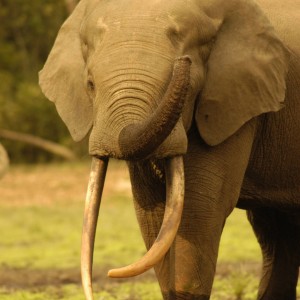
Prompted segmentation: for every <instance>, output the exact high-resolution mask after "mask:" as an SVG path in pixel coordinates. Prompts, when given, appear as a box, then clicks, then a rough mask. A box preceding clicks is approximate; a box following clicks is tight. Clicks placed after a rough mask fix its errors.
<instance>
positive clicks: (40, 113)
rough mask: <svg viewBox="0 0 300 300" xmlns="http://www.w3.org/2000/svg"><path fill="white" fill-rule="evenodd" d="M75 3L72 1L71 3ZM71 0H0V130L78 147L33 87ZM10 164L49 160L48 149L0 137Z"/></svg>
mask: <svg viewBox="0 0 300 300" xmlns="http://www.w3.org/2000/svg"><path fill="white" fill-rule="evenodd" d="M73 2H75V1H73ZM71 4H72V1H71V0H43V1H41V0H31V1H24V0H14V1H11V0H0V20H1V26H0V45H1V46H0V129H1V128H2V129H10V130H15V131H18V132H22V133H30V134H33V135H36V136H39V137H43V138H45V139H48V140H52V141H54V142H58V143H60V144H63V145H66V146H69V147H71V148H75V150H76V151H80V149H81V147H84V146H82V145H76V144H75V143H73V142H72V140H71V138H70V135H69V133H68V131H67V129H66V127H65V125H64V124H63V123H62V121H61V120H60V118H59V117H58V115H57V113H56V110H55V108H54V105H53V104H52V103H51V102H49V101H48V100H46V99H45V97H44V96H43V95H42V93H41V90H40V88H39V85H38V71H39V70H40V69H41V68H42V66H43V64H44V62H45V60H46V58H47V56H48V53H49V51H50V49H51V47H52V45H53V42H54V39H55V37H56V34H57V31H58V29H59V27H60V26H61V24H62V23H63V21H64V20H65V19H66V18H67V16H68V13H69V11H70V10H71ZM1 143H3V144H4V146H5V148H6V149H7V151H8V153H9V156H10V158H11V159H12V161H14V162H36V161H49V160H52V159H53V158H54V156H53V155H51V154H49V153H48V152H45V151H41V150H40V149H39V148H36V147H33V146H30V145H28V144H24V143H21V142H15V141H9V140H6V139H1Z"/></svg>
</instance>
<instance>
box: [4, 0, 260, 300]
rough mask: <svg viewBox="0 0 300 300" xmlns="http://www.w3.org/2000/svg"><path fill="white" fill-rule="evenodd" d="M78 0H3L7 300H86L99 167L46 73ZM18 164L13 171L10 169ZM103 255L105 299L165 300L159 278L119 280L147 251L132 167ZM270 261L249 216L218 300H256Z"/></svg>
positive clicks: (110, 199)
mask: <svg viewBox="0 0 300 300" xmlns="http://www.w3.org/2000/svg"><path fill="white" fill-rule="evenodd" d="M76 2H77V1H76V0H43V1H41V0H30V1H25V0H14V1H12V0H0V22H1V26H0V177H2V178H1V179H0V230H1V231H0V299H3V300H6V299H15V300H19V299H20V300H21V299H30V300H31V299H35V300H39V299H41V300H42V299H43V300H48V299H49V300H50V299H51V300H56V299H72V300H79V299H80V300H83V299H84V296H83V292H82V289H81V284H80V263H79V261H80V238H81V226H82V214H83V206H84V198H85V191H86V186H87V182H88V174H89V165H90V159H89V156H88V154H87V153H88V151H87V141H86V140H85V141H83V142H81V143H74V142H73V141H72V139H71V137H70V135H69V133H68V131H67V129H66V127H65V125H64V124H63V123H62V121H61V120H60V118H59V117H58V115H57V113H56V110H55V108H54V105H53V103H51V102H49V101H47V100H46V99H45V97H44V96H43V95H42V93H41V90H40V88H39V86H38V71H39V70H40V69H41V68H42V66H43V64H44V62H45V60H46V58H47V55H48V53H49V51H50V49H51V47H52V44H53V42H54V39H55V36H56V34H57V31H58V29H59V27H60V26H61V24H62V23H63V21H64V20H65V19H66V18H67V16H68V15H69V14H70V13H71V11H72V10H73V8H74V6H75V5H76ZM9 160H10V165H9V164H8V161H9ZM99 223H100V224H99V225H98V232H97V239H96V245H95V257H94V279H93V280H94V289H95V299H97V300H100V299H106V300H116V299H121V300H160V299H161V296H160V292H159V287H158V284H157V283H156V280H155V276H154V273H153V271H149V272H147V273H146V274H145V275H143V276H139V277H137V278H132V279H128V280H109V279H107V278H106V273H107V271H108V269H109V268H111V267H119V266H121V265H124V264H128V263H131V262H133V261H134V260H135V259H137V258H139V257H140V256H141V255H142V254H143V253H144V252H145V247H144V245H143V242H142V239H141V236H140V233H139V229H138V226H137V221H136V218H135V215H134V210H133V203H132V200H131V190H130V182H129V177H128V173H127V170H126V166H125V164H124V163H122V162H117V161H112V162H110V166H109V169H108V177H107V183H106V185H105V190H104V196H103V204H102V206H101V211H100V221H99ZM260 262H261V254H260V250H259V248H258V245H257V242H256V240H255V238H254V236H253V233H252V230H251V228H250V226H249V224H248V222H247V219H246V216H245V212H244V211H240V210H236V211H234V213H233V214H232V216H230V218H229V219H228V221H227V224H226V226H225V230H224V234H223V237H222V242H221V248H220V254H219V261H218V267H217V275H216V279H215V283H214V287H213V295H212V299H213V300H246V299H247V300H252V299H255V298H256V291H257V286H258V280H259V273H260Z"/></svg>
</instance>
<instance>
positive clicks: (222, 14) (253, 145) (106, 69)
mask: <svg viewBox="0 0 300 300" xmlns="http://www.w3.org/2000/svg"><path fill="white" fill-rule="evenodd" d="M299 14H300V2H299V1H295V0H286V1H284V2H282V1H279V0H272V1H271V0H256V1H254V0H226V1H223V0H173V1H163V0H147V1H144V0H81V1H80V2H79V4H78V5H77V7H76V8H75V10H74V11H73V13H72V14H71V15H70V16H69V18H68V19H67V20H66V21H65V23H64V24H63V25H62V27H61V29H60V31H59V33H58V36H57V39H56V41H55V43H54V46H53V48H52V50H51V52H50V54H49V56H48V59H47V61H46V63H45V65H44V67H43V69H42V70H41V71H40V73H39V83H40V86H41V89H42V91H43V93H44V94H45V96H46V97H47V98H48V99H49V100H51V101H52V102H54V103H55V105H56V108H57V111H58V113H59V115H60V116H61V118H62V119H63V121H64V122H65V124H66V126H67V127H68V129H69V131H70V134H71V136H72V137H73V139H74V140H75V141H80V140H82V139H83V138H84V137H85V136H86V135H89V154H90V155H91V156H92V167H91V173H90V179H89V183H88V190H87V196H86V204H85V211H84V224H83V233H82V256H81V271H82V283H83V288H84V291H85V296H86V299H89V300H91V299H93V295H92V292H93V291H92V283H91V276H92V275H91V274H92V259H93V247H94V238H95V231H96V226H97V218H98V213H99V206H100V202H101V194H102V190H103V187H104V181H105V174H106V170H107V165H108V162H109V159H110V158H115V159H120V160H125V161H126V162H127V166H128V169H129V173H130V180H131V185H132V194H133V199H134V200H133V201H134V206H135V211H136V215H137V220H138V223H139V226H140V229H141V234H142V237H143V240H144V242H145V245H146V248H147V250H148V252H147V253H146V254H145V255H144V256H143V257H142V258H141V259H140V260H138V261H137V262H135V263H133V264H131V265H129V266H126V267H122V268H118V269H113V270H110V271H109V273H108V276H110V277H117V278H118V277H130V276H136V275H139V274H141V273H143V272H144V271H146V270H148V269H150V268H152V267H154V270H155V274H156V277H157V280H158V282H159V285H160V289H161V293H162V297H163V299H164V300H167V299H168V300H173V299H186V300H187V299H194V300H207V299H209V298H210V295H211V289H212V284H213V280H214V275H215V270H216V263H217V256H218V249H219V242H220V237H221V234H222V230H223V227H224V225H225V222H226V219H227V217H228V216H229V215H230V213H231V212H232V211H233V209H234V208H235V207H238V208H241V209H245V210H246V211H247V214H248V218H249V220H250V223H251V225H252V227H253V229H254V232H255V234H256V236H257V240H258V242H259V244H260V246H261V249H262V253H263V267H262V268H263V269H262V277H261V281H260V285H259V290H258V296H257V297H258V299H260V300H262V299H263V300H267V299H272V300H279V299H280V300H282V299H285V300H291V299H296V285H297V279H298V267H299V263H300V223H299V208H300V184H299V183H300V172H299V170H300V155H299V153H300V137H299V132H300V121H299V112H300V92H299V87H300V59H299V57H300V56H299V55H300V31H299V29H300V18H299Z"/></svg>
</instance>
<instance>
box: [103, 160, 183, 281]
mask: <svg viewBox="0 0 300 300" xmlns="http://www.w3.org/2000/svg"><path fill="white" fill-rule="evenodd" d="M166 180H167V182H166V185H167V189H166V190H167V195H166V197H167V202H166V209H165V214H164V219H163V223H162V226H161V229H160V231H159V234H158V236H157V238H156V240H155V242H154V243H153V245H152V247H151V248H150V249H149V251H148V252H147V253H146V254H145V255H144V256H143V257H142V258H141V259H140V260H138V261H137V262H135V263H133V264H131V265H129V266H126V267H123V268H119V269H112V270H110V271H109V272H108V276H109V277H113V278H123V277H132V276H136V275H139V274H141V273H143V272H145V271H147V270H148V269H150V268H152V267H153V266H154V265H156V264H157V263H158V262H159V261H160V260H161V259H162V258H163V257H164V255H165V254H166V253H167V251H168V250H169V248H170V247H171V245H172V243H173V240H174V238H175V236H176V234H177V230H178V227H179V224H180V221H181V214H182V209H183V200H184V168H183V158H182V156H177V157H174V158H171V159H169V160H167V162H166Z"/></svg>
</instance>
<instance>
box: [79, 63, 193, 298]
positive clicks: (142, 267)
mask: <svg viewBox="0 0 300 300" xmlns="http://www.w3.org/2000/svg"><path fill="white" fill-rule="evenodd" d="M190 64H191V61H190V59H189V58H188V57H182V58H179V59H177V60H176V62H175V65H174V71H173V76H172V79H171V81H170V83H169V86H168V89H167V91H166V93H165V96H164V97H163V99H162V101H161V104H160V105H159V107H158V108H157V110H156V111H155V112H154V114H153V115H152V116H151V117H150V118H149V120H147V121H146V122H144V123H142V124H131V125H129V126H127V127H125V128H124V129H123V130H122V131H121V133H120V135H119V144H120V149H121V152H122V158H123V159H128V160H138V159H145V158H146V157H148V156H149V155H150V154H151V153H153V152H154V153H155V150H156V149H157V148H158V147H159V146H160V145H161V144H162V142H163V141H164V140H165V139H166V138H167V137H168V136H169V135H170V133H171V131H172V130H173V129H174V127H175V126H176V124H177V123H178V120H179V118H180V115H181V111H182V107H183V105H184V100H185V97H186V94H187V90H188V86H189V75H190V73H189V72H190ZM136 141H139V143H137V142H136ZM108 157H109V156H99V155H98V156H97V155H94V157H93V160H92V167H91V172H90V179H89V184H88V190H87V196H86V202H85V210H84V222H83V231H82V246H81V274H82V284H83V288H84V292H85V295H86V299H89V300H92V299H93V292H92V264H93V250H94V241H95V234H96V227H97V220H98V214H99V208H100V203H101V196H102V190H103V187H104V182H105V175H106V170H107V165H108V161H109V158H108ZM164 161H165V170H164V172H163V175H164V181H165V184H166V205H165V213H164V218H163V222H162V226H161V228H160V232H159V234H158V236H157V238H156V240H155V241H154V243H153V245H152V246H151V248H150V249H149V250H148V252H147V253H146V254H145V255H144V256H143V257H142V258H141V259H140V260H138V261H137V262H135V263H133V264H130V265H128V266H125V267H122V268H117V269H112V270H110V271H109V272H108V276H109V277H113V278H124V277H132V276H136V275H139V274H142V273H143V272H145V271H147V270H149V269H150V268H152V267H154V266H155V265H156V264H157V263H158V262H159V261H160V260H161V259H163V257H164V256H165V254H166V253H167V251H168V250H169V249H170V247H171V245H172V243H173V240H174V238H175V236H176V234H177V230H178V227H179V224H180V221H181V214H182V209H183V201H184V166H183V157H182V156H176V155H172V156H171V157H169V158H164ZM161 175H162V174H161Z"/></svg>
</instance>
